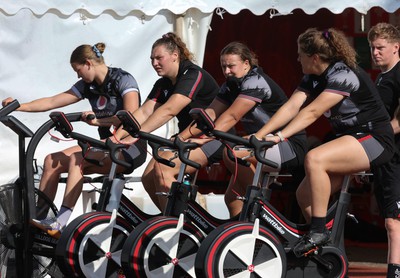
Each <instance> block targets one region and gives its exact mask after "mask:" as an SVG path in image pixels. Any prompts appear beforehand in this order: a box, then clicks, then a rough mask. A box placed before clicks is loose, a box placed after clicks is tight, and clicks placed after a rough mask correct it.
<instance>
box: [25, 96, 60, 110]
mask: <svg viewBox="0 0 400 278" xmlns="http://www.w3.org/2000/svg"><path fill="white" fill-rule="evenodd" d="M60 107H62V105H56V104H55V103H54V102H53V101H52V98H51V97H45V98H40V99H36V100H33V101H31V102H26V103H21V104H20V107H19V108H18V109H17V110H18V111H24V112H45V111H49V110H51V109H54V108H60Z"/></svg>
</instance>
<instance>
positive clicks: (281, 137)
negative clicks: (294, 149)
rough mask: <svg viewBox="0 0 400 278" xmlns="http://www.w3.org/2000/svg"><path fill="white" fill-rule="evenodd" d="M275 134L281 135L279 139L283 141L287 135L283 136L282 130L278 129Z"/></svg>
mask: <svg viewBox="0 0 400 278" xmlns="http://www.w3.org/2000/svg"><path fill="white" fill-rule="evenodd" d="M275 135H276V136H278V137H279V140H280V141H281V142H283V141H285V137H283V135H282V132H280V131H278V132H277V133H275Z"/></svg>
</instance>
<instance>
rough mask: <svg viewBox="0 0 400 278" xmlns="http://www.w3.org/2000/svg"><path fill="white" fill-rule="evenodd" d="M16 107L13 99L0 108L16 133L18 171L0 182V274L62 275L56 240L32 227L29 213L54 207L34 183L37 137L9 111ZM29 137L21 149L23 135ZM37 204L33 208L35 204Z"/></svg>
mask: <svg viewBox="0 0 400 278" xmlns="http://www.w3.org/2000/svg"><path fill="white" fill-rule="evenodd" d="M18 107H19V103H18V101H17V100H14V101H13V102H11V103H10V104H8V105H7V106H5V107H4V108H2V109H0V121H1V122H2V123H3V124H4V125H5V126H7V127H9V128H10V129H11V130H12V131H13V132H15V133H16V134H17V135H18V152H19V175H18V178H17V179H16V181H15V182H13V183H10V184H5V185H1V186H0V277H46V276H47V277H48V276H51V277H57V278H58V277H62V274H61V272H60V270H59V269H58V267H57V265H56V263H55V260H54V248H55V246H56V244H57V240H55V239H54V238H52V237H50V236H49V235H47V234H46V233H43V232H41V231H39V230H36V229H32V228H31V227H30V226H29V220H30V219H31V218H32V216H36V215H43V214H45V215H47V217H54V216H55V215H56V214H57V207H56V206H55V205H54V204H53V202H51V201H50V200H49V199H48V198H47V196H46V195H44V194H43V193H42V192H41V191H40V190H38V189H36V188H35V187H34V180H33V169H34V168H36V167H34V166H35V163H34V161H35V160H34V159H33V153H34V149H35V148H36V146H37V144H38V142H39V140H38V139H37V136H36V137H35V135H36V133H35V134H34V133H33V132H32V131H31V130H30V129H29V128H28V127H27V126H25V125H24V124H23V123H22V122H21V121H19V120H18V119H17V118H15V117H14V116H9V115H8V114H10V113H11V112H13V111H14V110H16V109H17V108H18ZM28 138H31V140H30V143H29V146H28V148H27V150H26V151H25V143H26V139H28ZM37 203H40V204H41V210H37V208H36V204H37Z"/></svg>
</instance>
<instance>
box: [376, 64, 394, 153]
mask: <svg viewBox="0 0 400 278" xmlns="http://www.w3.org/2000/svg"><path fill="white" fill-rule="evenodd" d="M375 84H376V86H377V88H378V91H379V94H380V96H381V98H382V101H383V104H384V105H385V108H386V110H387V111H388V113H389V116H390V117H391V119H392V118H393V117H394V113H395V111H396V109H397V107H398V106H399V104H400V103H399V98H400V62H398V63H397V64H396V65H395V66H394V67H393V68H391V69H390V70H389V71H386V72H382V73H380V74H379V75H378V77H377V78H376V82H375ZM395 142H396V145H397V147H398V148H400V134H396V135H395Z"/></svg>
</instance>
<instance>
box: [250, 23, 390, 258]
mask: <svg viewBox="0 0 400 278" xmlns="http://www.w3.org/2000/svg"><path fill="white" fill-rule="evenodd" d="M297 44H298V55H299V57H298V60H299V61H300V63H301V66H302V70H303V73H304V77H303V79H302V81H301V82H300V84H299V86H298V87H297V89H296V90H295V91H294V93H293V94H292V96H291V97H290V99H289V100H288V102H286V103H285V104H284V105H283V106H282V107H281V108H280V109H279V110H278V111H277V112H276V113H275V115H274V116H273V117H272V118H271V119H270V121H268V123H267V124H266V125H265V126H264V127H263V128H261V129H260V130H259V131H258V132H257V133H256V134H255V136H256V137H258V138H265V140H268V141H273V142H275V143H279V142H282V141H284V140H286V138H290V137H292V136H293V135H294V134H296V133H297V132H299V131H300V130H303V129H305V128H306V127H308V126H310V125H311V124H312V123H314V122H315V121H316V120H317V119H318V118H319V117H321V116H322V115H325V116H326V117H327V118H328V119H329V121H330V123H331V125H332V127H333V129H334V131H335V135H336V138H335V139H333V140H331V141H329V142H327V143H324V144H322V145H320V146H317V147H315V148H313V149H312V150H310V151H309V152H308V153H307V155H306V158H305V161H304V167H305V174H306V176H305V178H304V179H303V181H302V182H301V184H300V186H299V188H298V189H297V192H296V197H297V201H298V203H299V205H300V208H301V209H302V212H303V215H304V217H305V218H306V220H307V222H308V223H311V227H310V232H309V233H308V234H307V235H305V236H304V237H303V238H302V239H300V240H299V242H298V243H297V244H296V246H295V247H294V249H293V251H294V253H295V254H296V255H297V256H302V255H303V254H304V253H306V252H308V251H309V250H311V249H312V248H314V247H315V246H320V245H323V244H325V243H327V242H328V241H329V240H330V232H329V231H328V230H327V229H326V227H325V224H326V215H327V209H328V202H329V198H330V196H331V194H333V193H335V192H337V191H338V190H340V188H341V184H342V181H343V177H344V175H348V174H352V173H357V172H360V171H365V170H369V169H372V170H374V169H376V168H377V167H379V166H380V165H382V164H384V163H386V162H388V161H389V160H390V159H391V158H392V156H393V153H394V141H393V129H392V127H391V125H390V118H389V115H388V113H387V112H386V110H385V107H384V105H383V103H382V100H381V99H380V97H379V94H378V92H377V90H376V88H375V86H374V84H373V82H372V80H371V78H370V77H369V76H368V75H367V74H366V73H365V72H364V71H363V70H362V69H361V68H360V67H358V66H357V64H356V52H355V51H354V49H353V48H352V47H351V46H350V44H349V42H348V41H347V38H346V37H345V35H344V34H343V33H342V32H340V31H338V30H336V29H333V28H330V29H328V30H324V31H319V30H317V29H315V28H310V29H308V30H306V31H305V32H304V33H303V34H301V35H300V36H299V37H298V40H297ZM279 129H282V130H280V131H278V132H276V130H279ZM274 132H275V135H274V136H267V135H268V134H270V133H274Z"/></svg>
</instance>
